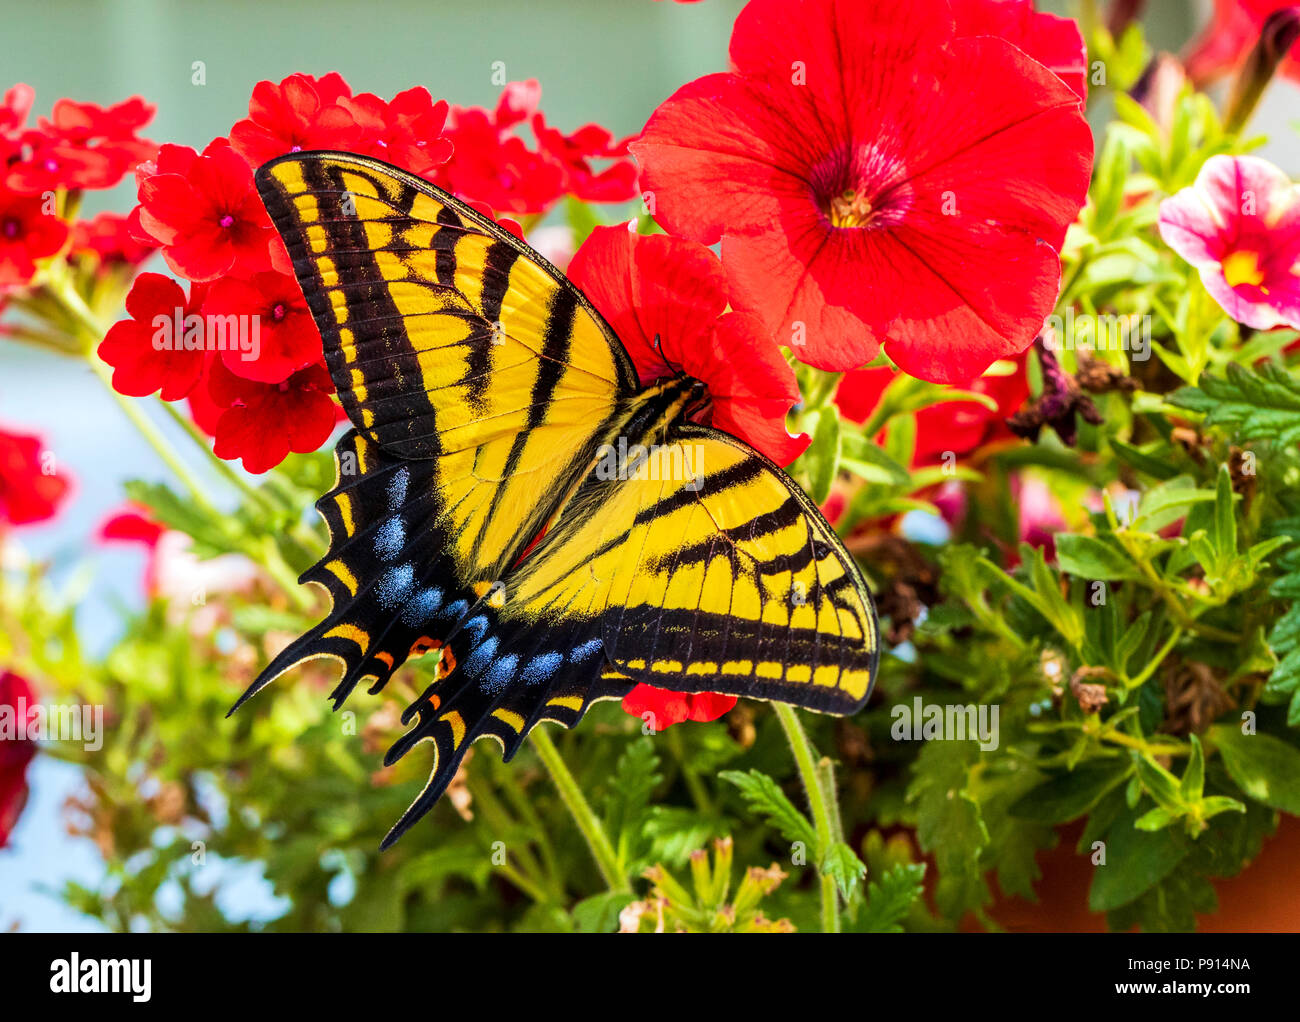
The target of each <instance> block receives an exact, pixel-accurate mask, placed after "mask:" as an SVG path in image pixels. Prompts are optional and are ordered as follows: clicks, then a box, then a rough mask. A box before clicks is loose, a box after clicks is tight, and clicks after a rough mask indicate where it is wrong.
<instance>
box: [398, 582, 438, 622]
mask: <svg viewBox="0 0 1300 1022" xmlns="http://www.w3.org/2000/svg"><path fill="white" fill-rule="evenodd" d="M441 605H442V590H441V589H438V588H436V587H435V588H429V589H421V590H420V591H419V592H418V593H416V594H415V595H414V596H412V597H411V598H410V600H409V601H407V604H406V606H405V607H403V608H402V623H403V624H407V625H410V626H411V627H412V628H418V627H419V626H420V625H423V624H427V623H428V622H429V621H430V619H431V618H432V617H433V615H434V614H436V613H437V612H438V608H439V607H440V606H441Z"/></svg>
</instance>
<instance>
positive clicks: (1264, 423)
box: [1168, 362, 1300, 445]
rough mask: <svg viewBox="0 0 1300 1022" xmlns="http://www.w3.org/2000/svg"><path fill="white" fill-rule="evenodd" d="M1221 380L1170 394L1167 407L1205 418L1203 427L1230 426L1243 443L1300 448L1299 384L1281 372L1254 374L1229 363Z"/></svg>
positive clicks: (1271, 366)
mask: <svg viewBox="0 0 1300 1022" xmlns="http://www.w3.org/2000/svg"><path fill="white" fill-rule="evenodd" d="M1224 370H1225V376H1224V377H1223V378H1219V377H1215V376H1211V375H1209V374H1208V373H1207V374H1206V375H1204V376H1202V377H1201V378H1200V380H1198V381H1197V384H1198V385H1197V386H1196V387H1184V388H1183V389H1182V390H1178V391H1175V392H1174V393H1173V394H1170V395H1169V397H1168V401H1169V403H1170V404H1173V405H1175V406H1177V407H1179V408H1187V409H1189V410H1191V411H1194V412H1201V413H1202V414H1204V415H1205V425H1207V426H1230V427H1233V428H1234V429H1235V430H1236V435H1237V436H1238V437H1239V438H1241V439H1245V440H1276V441H1277V442H1278V443H1279V444H1283V445H1286V444H1295V443H1297V442H1300V382H1298V381H1297V380H1296V378H1295V376H1294V375H1292V374H1291V373H1290V372H1289V371H1288V370H1287V369H1286V368H1285V367H1284V366H1281V365H1279V364H1277V363H1275V362H1265V363H1263V364H1262V365H1261V366H1260V367H1259V368H1258V369H1248V368H1247V367H1245V366H1242V365H1237V364H1236V363H1235V362H1229V363H1228V364H1227V365H1226V366H1225V367H1224Z"/></svg>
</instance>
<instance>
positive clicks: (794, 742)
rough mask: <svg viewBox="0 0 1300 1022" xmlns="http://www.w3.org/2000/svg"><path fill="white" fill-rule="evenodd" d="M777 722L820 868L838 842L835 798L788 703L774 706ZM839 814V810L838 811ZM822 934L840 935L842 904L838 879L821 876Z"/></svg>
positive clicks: (797, 718) (774, 704)
mask: <svg viewBox="0 0 1300 1022" xmlns="http://www.w3.org/2000/svg"><path fill="white" fill-rule="evenodd" d="M772 708H773V709H774V710H775V711H776V717H777V720H779V721H780V722H781V727H782V728H783V729H784V730H785V737H786V740H787V741H788V742H789V743H790V752H791V754H792V755H793V756H794V762H795V766H796V767H798V769H799V778H800V779H801V780H802V781H803V787H804V793H805V794H806V795H807V796H808V809H809V810H810V811H811V813H812V818H813V826H814V828H815V829H816V831H817V844H818V846H819V847H818V849H817V853H818V854H817V860H818V868H819V869H820V863H821V859H822V857H823V856H824V855H825V854H826V853H827V852H829V851H830V848H831V845H832V843H833V842H835V841H836V840H838V839H839V835H838V834H837V833H836V832H835V830H834V819H835V817H834V816H833V815H832V811H831V807H830V803H831V802H832V801H833V800H834V798H835V793H834V791H833V790H832V791H831V792H829V793H828V792H827V791H826V790H825V789H824V788H823V786H822V781H821V778H820V777H819V776H818V773H817V762H816V760H815V759H814V757H813V748H812V744H811V743H810V742H809V741H808V735H807V733H806V732H805V731H804V729H803V725H802V724H801V723H799V717H798V715H797V714H796V713H795V712H794V709H793V707H790V706H787V705H786V704H785V703H773V704H772ZM837 811H838V809H837ZM821 896H822V897H821V901H822V932H823V933H839V931H840V903H839V895H838V894H837V893H836V890H835V878H834V877H832V876H830V875H829V874H826V873H823V874H821Z"/></svg>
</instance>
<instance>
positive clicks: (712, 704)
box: [622, 685, 737, 731]
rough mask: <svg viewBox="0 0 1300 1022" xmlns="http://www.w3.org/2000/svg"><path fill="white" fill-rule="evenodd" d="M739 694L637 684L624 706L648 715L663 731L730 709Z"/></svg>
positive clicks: (626, 708)
mask: <svg viewBox="0 0 1300 1022" xmlns="http://www.w3.org/2000/svg"><path fill="white" fill-rule="evenodd" d="M736 701H737V700H736V697H735V696H728V695H721V694H719V693H717V692H673V691H671V690H669V689H664V688H655V687H654V686H652V685H637V686H636V687H634V688H633V689H632V691H631V692H629V693H628V694H627V695H625V696H624V697H623V704H622V705H623V710H624V711H625V712H626V713H630V714H631V715H632V716H634V717H641V718H642V719H645V718H646V714H647V713H648V714H650V715H651V716H650V718H649V723H650V724H651V726H652V727H653V728H654V729H655V730H656V731H663V730H665V729H667V728H670V727H672V726H673V725H674V724H680V723H682V722H683V721H686V720H696V721H709V720H717V719H718V718H719V717H721V716H723V715H725V714H727V713H730V712H731V710H732V709H734V708H735V706H736Z"/></svg>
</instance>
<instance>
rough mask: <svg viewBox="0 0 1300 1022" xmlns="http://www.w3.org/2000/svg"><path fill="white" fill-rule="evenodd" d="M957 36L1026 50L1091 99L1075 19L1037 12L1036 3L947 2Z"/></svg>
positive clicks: (1085, 56) (999, 0)
mask: <svg viewBox="0 0 1300 1022" xmlns="http://www.w3.org/2000/svg"><path fill="white" fill-rule="evenodd" d="M948 4H949V6H950V7H951V8H952V14H953V17H954V19H956V27H957V35H959V36H962V37H968V36H978V35H992V36H1000V37H1002V38H1003V39H1005V40H1006V41H1007V42H1009V43H1011V44H1012V45H1014V46H1017V47H1019V48H1020V49H1022V50H1024V51H1025V53H1027V54H1029V56H1031V57H1033V58H1034V59H1035V60H1036V61H1038V62H1039V63H1040V64H1042V65H1043V66H1044V67H1046V68H1047V69H1048V70H1050V71H1052V72H1054V73H1055V74H1056V76H1057V77H1058V78H1060V79H1061V81H1063V82H1065V84H1066V85H1068V86H1069V87H1070V89H1071V90H1072V91H1073V92H1074V93H1075V95H1077V96H1078V97H1079V98H1080V99H1081V100H1086V99H1087V98H1088V48H1087V46H1086V45H1084V42H1083V34H1082V33H1081V32H1080V31H1079V26H1078V24H1077V23H1076V22H1075V21H1074V19H1073V18H1061V17H1058V16H1057V15H1055V14H1045V13H1042V12H1039V11H1036V10H1034V0H948Z"/></svg>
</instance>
